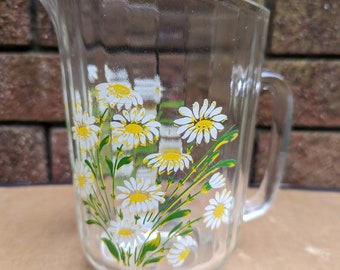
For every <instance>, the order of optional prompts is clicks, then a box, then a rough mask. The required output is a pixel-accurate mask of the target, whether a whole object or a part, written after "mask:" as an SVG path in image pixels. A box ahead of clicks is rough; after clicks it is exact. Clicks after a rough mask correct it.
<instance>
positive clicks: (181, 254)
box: [166, 235, 197, 267]
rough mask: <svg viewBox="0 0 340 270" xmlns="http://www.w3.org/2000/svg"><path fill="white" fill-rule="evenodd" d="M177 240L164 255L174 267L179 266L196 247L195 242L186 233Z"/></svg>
mask: <svg viewBox="0 0 340 270" xmlns="http://www.w3.org/2000/svg"><path fill="white" fill-rule="evenodd" d="M178 241H179V242H176V243H174V244H173V246H172V248H170V250H169V253H168V254H167V256H166V257H167V260H168V262H169V263H170V264H171V265H172V266H174V267H178V266H181V265H182V264H183V263H184V261H185V260H186V258H187V257H188V256H189V254H190V252H191V251H192V250H193V249H195V248H196V247H197V242H196V241H195V240H194V239H193V238H192V237H191V236H189V235H186V236H185V237H183V238H181V239H179V240H178Z"/></svg>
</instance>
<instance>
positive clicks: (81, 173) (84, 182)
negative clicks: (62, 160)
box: [73, 160, 94, 198]
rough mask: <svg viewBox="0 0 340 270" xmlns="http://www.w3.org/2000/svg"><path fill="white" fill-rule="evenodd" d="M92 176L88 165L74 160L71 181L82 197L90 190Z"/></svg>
mask: <svg viewBox="0 0 340 270" xmlns="http://www.w3.org/2000/svg"><path fill="white" fill-rule="evenodd" d="M93 182H94V176H93V174H92V172H91V170H90V168H89V167H88V166H86V165H85V164H84V162H81V161H79V160H76V162H75V166H74V175H73V183H74V186H75V188H76V190H77V192H78V194H79V195H80V196H81V197H82V198H86V197H87V196H88V195H90V193H91V192H92V188H93Z"/></svg>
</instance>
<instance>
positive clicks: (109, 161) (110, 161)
mask: <svg viewBox="0 0 340 270" xmlns="http://www.w3.org/2000/svg"><path fill="white" fill-rule="evenodd" d="M105 161H106V164H107V166H108V167H109V169H110V174H111V175H112V174H113V162H112V160H111V159H109V158H108V157H105Z"/></svg>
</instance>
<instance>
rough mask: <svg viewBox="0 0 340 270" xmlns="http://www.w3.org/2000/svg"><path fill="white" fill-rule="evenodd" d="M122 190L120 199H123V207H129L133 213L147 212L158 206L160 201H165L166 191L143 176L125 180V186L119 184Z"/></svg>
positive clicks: (118, 197)
mask: <svg viewBox="0 0 340 270" xmlns="http://www.w3.org/2000/svg"><path fill="white" fill-rule="evenodd" d="M117 189H118V190H119V191H120V192H121V193H120V194H118V195H117V197H116V198H117V199H118V200H123V202H122V208H126V207H129V208H130V211H132V212H133V213H136V214H138V213H140V212H146V211H149V210H153V209H155V208H156V207H158V203H163V202H164V192H163V191H161V187H160V186H159V185H156V184H155V185H152V184H151V183H148V182H147V181H144V180H143V178H139V179H135V178H133V177H131V178H130V180H129V181H128V180H124V186H118V187H117Z"/></svg>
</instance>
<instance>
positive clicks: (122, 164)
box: [117, 156, 132, 170]
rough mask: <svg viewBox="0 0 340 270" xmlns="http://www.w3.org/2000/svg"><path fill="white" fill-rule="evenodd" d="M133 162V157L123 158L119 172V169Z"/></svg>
mask: <svg viewBox="0 0 340 270" xmlns="http://www.w3.org/2000/svg"><path fill="white" fill-rule="evenodd" d="M131 161H132V156H127V157H123V158H122V159H121V160H120V161H119V162H118V165H117V170H119V168H121V167H122V166H124V165H127V164H130V163H131Z"/></svg>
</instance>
